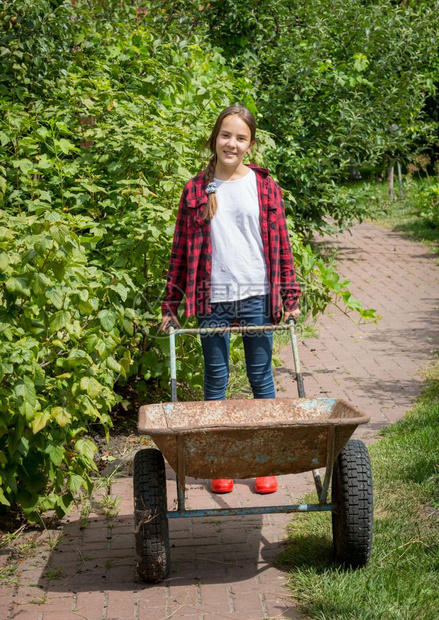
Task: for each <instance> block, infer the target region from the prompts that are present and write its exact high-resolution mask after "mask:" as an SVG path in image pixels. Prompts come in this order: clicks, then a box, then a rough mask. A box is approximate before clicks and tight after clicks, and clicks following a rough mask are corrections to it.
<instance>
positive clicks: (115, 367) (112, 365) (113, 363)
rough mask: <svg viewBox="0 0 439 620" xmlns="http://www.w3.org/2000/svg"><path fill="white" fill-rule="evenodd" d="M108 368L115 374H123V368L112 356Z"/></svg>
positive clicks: (108, 358) (108, 361) (109, 358)
mask: <svg viewBox="0 0 439 620" xmlns="http://www.w3.org/2000/svg"><path fill="white" fill-rule="evenodd" d="M107 366H108V368H110V370H114V371H115V372H123V368H122V366H121V365H120V364H119V363H118V362H117V361H116V360H115V359H114V357H112V356H111V355H110V356H108V357H107Z"/></svg>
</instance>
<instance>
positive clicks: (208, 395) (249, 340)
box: [161, 106, 300, 493]
mask: <svg viewBox="0 0 439 620" xmlns="http://www.w3.org/2000/svg"><path fill="white" fill-rule="evenodd" d="M255 141H256V121H255V119H254V116H253V115H252V113H251V112H250V111H249V110H247V108H244V107H242V106H230V107H228V108H226V109H225V110H223V111H222V112H221V114H220V115H219V116H218V118H217V120H216V123H215V125H214V127H213V130H212V134H211V136H210V139H209V141H208V142H207V144H206V146H208V147H209V149H210V151H211V154H212V156H211V158H210V161H209V164H208V166H207V168H206V169H205V170H204V171H202V172H200V173H199V174H198V175H197V176H196V177H194V178H193V179H191V180H190V181H189V182H188V183H187V184H186V186H185V188H184V190H183V194H182V196H181V199H180V205H179V208H178V214H177V222H176V226H175V233H174V241H173V246H172V251H171V257H170V261H169V269H168V276H167V285H166V292H165V298H164V301H163V303H162V313H163V321H162V325H161V329H162V330H166V329H167V328H168V326H169V324H170V323H171V322H172V323H174V324H175V325H177V326H178V321H177V318H176V317H177V308H178V306H179V304H180V302H181V299H182V298H183V295H185V296H186V304H185V314H186V316H194V315H196V316H197V317H198V323H199V326H200V327H224V326H229V325H231V324H232V323H233V324H234V325H235V324H238V325H269V324H273V323H279V321H280V320H281V318H282V309H283V320H284V321H287V320H288V319H289V318H290V317H293V318H295V319H297V318H298V316H299V314H300V310H299V309H298V298H299V297H300V287H299V285H298V284H297V282H296V277H295V271H294V261H293V256H292V252H291V245H290V241H289V237H288V229H287V224H286V220H285V209H284V205H283V202H282V192H281V190H280V188H279V186H278V185H276V183H275V182H274V181H273V179H272V178H271V177H270V176H269V174H268V170H265V169H263V168H259V167H257V166H254V165H248V166H247V165H246V164H244V158H245V156H246V155H248V154H249V153H250V152H251V149H252V147H253V145H254V144H255ZM242 339H243V343H244V351H245V359H246V367H247V376H248V379H249V382H250V385H251V388H252V392H253V396H254V398H275V388H274V380H273V371H272V366H271V358H272V347H273V332H268V333H264V332H257V333H248V334H243V337H242ZM201 343H202V348H203V355H204V365H205V371H204V398H205V400H224V399H225V395H226V388H227V382H228V378H229V343H230V334H213V335H208V336H202V337H201ZM211 488H212V491H213V492H216V493H228V492H230V491H232V489H233V480H223V479H219V480H212V481H211ZM276 490H277V481H276V478H275V477H274V476H269V477H263V478H256V483H255V491H256V492H257V493H273V492H274V491H276Z"/></svg>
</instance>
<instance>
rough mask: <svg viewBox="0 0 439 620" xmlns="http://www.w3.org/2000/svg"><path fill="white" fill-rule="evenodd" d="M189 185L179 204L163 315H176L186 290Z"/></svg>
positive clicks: (163, 303)
mask: <svg viewBox="0 0 439 620" xmlns="http://www.w3.org/2000/svg"><path fill="white" fill-rule="evenodd" d="M187 193H188V189H187V186H186V187H185V188H184V190H183V193H182V195H181V198H180V203H179V205H178V211H177V220H176V222H175V230H174V239H173V242H172V249H171V256H170V259H169V267H168V274H167V277H166V288H165V295H164V298H163V302H162V315H163V316H166V315H169V314H173V315H176V314H177V310H178V306H179V305H180V302H181V300H182V298H183V295H184V292H185V290H186V279H187V203H186V200H187Z"/></svg>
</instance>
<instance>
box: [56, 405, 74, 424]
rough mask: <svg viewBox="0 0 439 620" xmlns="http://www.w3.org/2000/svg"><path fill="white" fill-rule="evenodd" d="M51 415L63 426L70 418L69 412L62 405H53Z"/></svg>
mask: <svg viewBox="0 0 439 620" xmlns="http://www.w3.org/2000/svg"><path fill="white" fill-rule="evenodd" d="M51 417H52V418H53V419H54V420H55V421H56V423H57V424H59V426H61V427H62V428H64V426H66V425H67V424H69V422H71V420H72V416H71V415H70V413H69V412H68V411H67V410H66V409H64V407H53V409H52V411H51Z"/></svg>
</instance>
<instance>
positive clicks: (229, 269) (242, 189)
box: [210, 168, 269, 303]
mask: <svg viewBox="0 0 439 620" xmlns="http://www.w3.org/2000/svg"><path fill="white" fill-rule="evenodd" d="M215 183H216V185H217V187H218V189H217V192H216V197H217V200H218V210H217V212H216V213H215V215H214V217H213V218H212V220H211V240H212V290H211V299H210V300H211V302H213V303H215V302H220V301H236V300H239V299H246V298H247V297H253V296H255V295H266V294H267V293H268V292H269V286H268V276H267V266H266V264H265V257H264V249H263V246H262V237H261V226H260V222H259V201H258V189H257V183H256V174H255V172H254V170H252V169H251V168H249V172H248V173H247V174H246V175H245V176H243V177H241V178H240V179H238V180H236V181H220V180H219V179H215Z"/></svg>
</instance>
